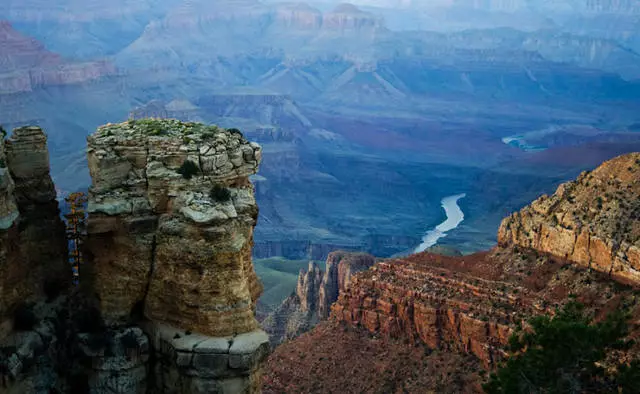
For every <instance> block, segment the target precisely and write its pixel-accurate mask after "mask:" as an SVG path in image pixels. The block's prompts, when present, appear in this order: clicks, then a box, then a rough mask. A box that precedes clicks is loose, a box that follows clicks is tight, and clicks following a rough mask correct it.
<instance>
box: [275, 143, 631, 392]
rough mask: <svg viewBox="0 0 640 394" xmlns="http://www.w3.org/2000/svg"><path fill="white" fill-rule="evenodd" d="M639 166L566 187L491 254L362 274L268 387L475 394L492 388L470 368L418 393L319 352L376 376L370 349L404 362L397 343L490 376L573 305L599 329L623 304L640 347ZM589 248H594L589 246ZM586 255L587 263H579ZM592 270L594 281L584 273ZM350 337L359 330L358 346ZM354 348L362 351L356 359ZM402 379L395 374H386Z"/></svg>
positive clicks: (412, 261)
mask: <svg viewBox="0 0 640 394" xmlns="http://www.w3.org/2000/svg"><path fill="white" fill-rule="evenodd" d="M639 166H640V154H630V155H625V156H622V157H619V158H617V159H614V160H612V161H609V162H606V163H604V164H603V165H602V166H601V167H599V168H597V169H596V170H594V171H593V172H592V173H585V174H582V175H581V176H580V177H579V178H578V179H577V180H576V181H575V182H570V183H568V184H565V185H563V186H561V187H560V188H559V189H558V192H557V193H556V194H555V195H554V196H552V197H542V198H540V199H539V200H538V201H536V202H534V203H533V204H532V205H531V206H530V207H527V208H525V209H523V210H522V211H521V212H519V213H517V214H514V215H512V216H511V217H509V218H507V219H505V221H504V222H503V224H502V227H501V229H500V235H499V238H500V245H499V246H498V247H496V248H495V249H493V250H492V251H490V252H485V253H479V254H475V255H471V256H462V257H446V256H438V255H433V254H429V253H421V254H416V255H412V256H409V257H407V258H403V259H389V260H385V261H383V262H380V263H378V264H376V265H375V266H374V267H373V268H371V269H369V270H366V271H363V272H360V273H357V274H356V275H354V276H352V277H351V284H350V285H349V286H347V287H346V288H345V289H344V290H341V291H340V296H339V297H338V301H337V302H335V303H334V304H333V306H332V307H331V321H332V323H323V324H321V325H320V326H319V327H318V328H317V329H314V330H312V331H311V332H310V333H308V334H305V335H303V336H301V337H300V338H299V339H295V340H293V341H291V342H288V343H286V344H284V345H283V346H281V347H279V348H277V349H276V350H275V352H274V354H273V355H272V356H271V358H270V360H269V361H268V367H267V374H266V377H265V384H266V386H267V387H268V388H269V389H270V390H271V391H270V392H279V391H280V390H285V391H289V392H313V390H310V389H309V388H310V387H311V388H313V387H316V386H317V385H322V384H323V383H322V382H325V381H327V382H330V383H328V384H329V385H331V387H334V386H336V385H339V384H341V383H340V382H343V384H344V385H345V387H346V386H348V387H350V389H349V390H347V391H345V392H361V391H363V390H366V391H367V392H390V391H389V389H388V386H387V385H388V384H391V383H393V384H399V385H400V386H402V387H401V389H398V391H401V392H411V393H421V392H425V390H435V391H437V392H461V391H465V390H467V391H469V392H477V391H478V390H480V386H479V385H478V384H477V382H481V381H482V380H483V379H484V377H483V376H480V375H478V374H477V372H472V371H470V370H469V368H465V367H459V368H457V369H456V370H455V371H453V372H451V371H449V372H448V374H450V375H452V376H455V378H454V380H453V382H451V386H442V385H441V384H440V383H439V382H433V381H432V380H425V379H422V378H420V377H421V376H422V375H423V374H428V373H431V374H433V373H436V374H439V373H443V372H446V371H447V367H446V366H445V365H441V366H440V367H439V368H441V369H440V370H438V371H436V372H433V371H430V370H429V368H428V367H426V366H417V367H416V368H417V369H416V370H414V371H413V372H414V377H415V376H416V375H417V376H418V378H417V379H418V381H420V382H421V384H420V385H418V386H416V385H415V384H414V383H412V382H411V379H409V381H403V382H401V383H398V382H397V380H394V379H392V378H388V379H387V378H386V377H381V376H379V375H378V372H377V371H376V369H375V368H358V367H357V366H358V363H353V364H352V363H350V362H349V361H347V360H345V359H343V360H342V361H340V362H342V363H343V364H340V365H339V368H336V362H337V361H336V357H333V356H330V355H329V356H328V355H327V352H326V351H323V350H322V349H325V348H326V349H331V348H332V346H334V342H336V341H339V342H341V343H344V344H345V345H344V347H342V348H341V349H340V351H341V352H346V353H348V354H359V355H361V356H362V357H365V358H366V357H371V358H369V359H366V360H363V361H362V362H364V364H365V365H373V366H375V365H379V364H377V361H378V359H379V357H381V356H380V354H377V353H376V355H374V354H373V353H372V352H369V351H368V347H369V344H372V343H374V342H376V341H377V342H380V338H383V339H384V341H383V343H382V344H381V345H379V346H382V349H384V352H382V354H385V355H388V356H389V357H395V356H396V354H397V351H398V350H397V349H396V348H395V346H396V345H395V344H396V343H397V341H398V340H400V341H406V342H408V343H412V344H413V345H414V346H418V347H420V346H424V347H425V350H424V351H425V355H424V358H423V359H424V360H427V361H425V362H426V363H428V364H431V365H432V364H433V362H435V361H434V360H433V357H432V356H430V355H429V350H427V349H439V350H442V351H444V352H443V353H442V354H446V355H447V356H446V357H453V358H454V359H455V360H458V361H456V362H461V361H460V358H459V357H462V356H461V355H465V354H466V355H472V356H473V359H474V360H479V361H480V363H481V364H484V368H492V367H494V366H495V365H496V361H498V360H500V359H501V358H502V357H503V355H504V348H505V345H506V344H507V341H508V338H509V336H510V333H511V332H512V331H513V330H514V328H515V327H516V326H517V325H518V324H521V323H525V322H526V321H527V320H528V319H530V318H531V317H532V316H535V315H538V314H542V313H545V314H547V313H554V310H555V308H557V307H560V306H561V305H562V304H564V303H566V302H567V301H568V300H570V299H576V300H577V301H579V302H581V303H583V304H584V305H585V306H586V307H587V308H588V309H589V310H591V311H592V312H593V313H594V314H595V316H596V317H597V318H601V317H603V316H605V314H606V313H607V312H609V311H612V310H616V309H618V308H621V307H622V306H623V305H624V307H626V308H630V310H631V313H632V316H634V318H633V319H632V320H631V337H632V338H638V337H640V324H639V323H638V322H640V320H638V319H639V317H640V299H638V297H637V296H636V295H635V294H636V292H637V287H639V286H640V282H639V281H637V280H636V276H635V270H636V268H635V265H636V264H635V261H636V260H634V257H633V256H635V255H634V253H635V250H636V249H635V248H637V246H638V234H639V233H638V223H640V221H638V220H637V216H636V215H637V212H638V203H639V202H640V188H639V187H638V182H639V180H640V167H639ZM554 217H555V219H553V218H554ZM581 237H582V239H586V240H587V241H584V243H581V241H580V240H581ZM580 245H582V246H580ZM585 245H587V246H585ZM589 245H590V246H589ZM580 250H582V253H583V257H582V258H576V257H572V256H576V252H577V251H580ZM587 257H588V258H587ZM587 262H589V263H587ZM589 266H590V267H592V268H594V270H588V269H586V268H587V267H589ZM612 276H613V278H614V279H616V280H611V277H612ZM617 280H622V281H624V282H626V283H628V284H631V285H632V286H625V285H621V284H620V283H619V282H617ZM634 286H635V288H634ZM349 330H356V331H355V332H356V333H358V334H357V336H358V338H359V339H358V340H357V341H355V340H354V339H353V337H354V335H356V334H349V333H352V331H349ZM363 331H364V333H363ZM310 341H311V342H310ZM356 342H357V343H358V346H359V347H364V349H362V348H352V347H351V346H354V345H353V344H354V343H356ZM302 351H306V352H305V353H304V354H303V353H301V352H302ZM632 351H633V352H637V351H638V348H637V347H636V348H634V349H633V350H632ZM314 352H317V354H316V353H314ZM303 359H304V360H303ZM442 360H443V358H442V357H440V358H439V362H442ZM302 363H305V364H310V365H313V370H314V373H309V374H291V373H288V372H287V369H288V368H291V366H293V365H298V364H302ZM473 363H474V362H473V361H465V362H464V364H465V365H467V366H473V365H474V364H473ZM475 369H476V371H477V369H478V368H477V367H476V368H475ZM400 371H402V367H400V366H398V367H396V368H392V369H391V370H390V371H389V372H390V373H391V374H392V375H393V374H396V373H398V374H400ZM485 376H486V375H485ZM346 379H349V382H353V381H357V382H360V383H359V384H355V385H354V384H351V383H348V382H346ZM467 379H470V381H475V382H476V385H475V386H466V387H464V388H461V387H459V386H456V384H455V382H456V381H457V382H460V381H465V380H467ZM285 382H286V384H285ZM372 382H377V383H376V384H377V385H372V384H373V383H372ZM394 382H395V383H394ZM354 386H355V387H354ZM473 387H475V388H473Z"/></svg>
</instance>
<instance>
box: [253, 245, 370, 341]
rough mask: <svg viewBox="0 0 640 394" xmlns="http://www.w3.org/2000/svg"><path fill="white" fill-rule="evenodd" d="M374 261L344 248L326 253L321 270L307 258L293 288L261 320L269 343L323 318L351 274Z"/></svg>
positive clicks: (307, 327)
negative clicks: (307, 263)
mask: <svg viewBox="0 0 640 394" xmlns="http://www.w3.org/2000/svg"><path fill="white" fill-rule="evenodd" d="M374 263H375V258H374V257H373V256H371V255H368V254H364V253H350V252H344V251H336V252H332V253H330V254H329V257H328V258H327V262H326V271H325V272H324V273H323V272H322V270H321V269H320V268H319V267H318V266H317V265H316V264H315V263H314V262H310V263H309V268H308V269H307V270H301V271H300V274H299V276H298V283H297V285H296V290H295V292H294V293H293V294H292V295H290V296H289V297H287V298H286V299H285V300H284V301H283V303H282V304H281V305H280V306H279V307H278V308H277V309H276V310H275V311H274V312H273V313H271V314H270V315H269V316H267V318H265V319H264V321H263V322H262V327H263V328H264V329H265V331H267V332H268V333H269V338H270V341H271V344H272V346H277V345H278V344H280V343H281V342H283V341H285V340H289V339H292V338H295V337H297V336H298V335H300V334H302V333H304V332H306V331H309V330H310V329H312V328H313V327H314V326H315V325H316V324H318V323H319V322H320V321H321V320H324V319H326V318H327V317H328V316H329V311H330V308H331V304H333V303H334V302H335V301H336V300H337V299H338V293H339V292H340V291H341V290H345V289H346V288H347V287H348V286H349V283H350V282H351V276H352V275H354V274H355V273H356V272H360V271H364V270H366V269H368V268H369V267H371V266H373V265H374Z"/></svg>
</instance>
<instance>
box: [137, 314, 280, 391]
mask: <svg viewBox="0 0 640 394" xmlns="http://www.w3.org/2000/svg"><path fill="white" fill-rule="evenodd" d="M145 330H146V331H147V333H148V335H149V337H150V338H151V340H152V343H153V347H154V348H155V349H156V357H157V360H156V363H155V366H154V376H155V382H154V383H155V387H156V388H157V390H159V391H160V392H162V393H167V394H172V393H176V394H177V393H255V392H260V384H261V376H262V375H261V373H262V370H261V368H262V363H263V361H264V359H265V358H266V356H267V354H268V353H269V338H268V337H267V334H266V333H265V332H264V331H262V330H255V331H250V332H246V333H243V334H238V335H235V336H228V337H208V336H204V335H200V334H196V333H191V332H189V331H186V332H185V331H184V330H179V329H176V328H173V327H171V326H168V325H165V324H161V323H149V324H147V325H146V326H145ZM176 372H177V373H176Z"/></svg>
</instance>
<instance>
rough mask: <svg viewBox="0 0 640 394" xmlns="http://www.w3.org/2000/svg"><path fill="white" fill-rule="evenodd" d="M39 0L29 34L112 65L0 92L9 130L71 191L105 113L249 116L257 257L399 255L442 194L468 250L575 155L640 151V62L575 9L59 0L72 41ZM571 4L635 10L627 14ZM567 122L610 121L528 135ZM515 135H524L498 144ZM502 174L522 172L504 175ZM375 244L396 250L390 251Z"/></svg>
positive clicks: (566, 170) (581, 158)
mask: <svg viewBox="0 0 640 394" xmlns="http://www.w3.org/2000/svg"><path fill="white" fill-rule="evenodd" d="M29 1H30V2H29V3H23V4H21V5H20V6H18V5H15V4H14V5H13V6H12V7H13V8H12V13H11V18H12V20H13V21H14V25H15V26H17V29H18V30H19V31H21V32H22V33H23V34H24V33H25V32H27V33H29V32H33V35H34V36H35V37H38V38H45V41H44V43H45V47H46V48H54V49H55V48H62V49H64V50H63V51H61V53H62V54H63V55H65V54H66V55H68V54H69V53H71V54H75V55H81V56H83V57H88V58H102V57H103V56H104V55H105V54H106V55H113V56H112V57H111V58H110V59H111V60H112V61H113V63H114V64H116V65H117V67H118V69H117V74H116V75H109V76H104V77H102V78H98V79H96V80H92V82H91V84H87V83H80V84H76V85H64V86H59V85H46V86H43V87H42V88H40V89H38V90H37V91H35V92H27V93H25V94H22V95H13V96H11V97H4V98H2V97H0V100H3V101H2V103H3V105H2V107H1V109H0V121H2V122H4V123H9V126H17V125H20V124H25V123H34V122H35V123H38V124H40V125H41V126H43V127H45V128H46V129H47V130H48V131H49V134H50V135H51V137H50V144H51V146H52V148H53V154H52V166H53V176H54V178H56V181H57V184H58V185H60V187H61V188H62V190H75V189H77V188H81V187H84V185H86V182H87V180H88V174H87V173H86V169H85V168H84V164H83V162H84V160H83V159H82V153H81V150H82V149H83V143H82V141H83V140H84V135H85V134H87V133H88V131H89V130H93V129H95V127H97V126H98V125H100V124H103V123H106V122H109V121H120V120H125V119H126V118H127V117H129V115H130V114H131V115H132V116H133V117H141V116H159V117H175V118H179V119H183V120H195V121H200V120H202V121H206V122H215V123H219V124H221V125H222V126H225V127H237V128H239V129H241V130H242V131H243V132H245V133H246V134H247V135H248V136H250V138H252V139H254V140H257V141H259V142H261V143H263V144H264V147H265V149H264V155H265V161H264V164H263V167H262V169H261V172H260V176H261V177H262V178H260V181H259V182H258V190H257V196H258V199H259V203H260V205H261V212H262V215H261V217H260V219H259V220H260V223H259V225H258V227H257V229H256V240H257V241H258V242H264V243H265V245H267V243H268V247H267V246H265V248H264V250H265V251H267V250H269V251H275V250H291V251H295V254H296V256H297V255H298V254H299V253H302V252H300V250H303V249H304V250H306V249H308V245H316V246H317V248H316V250H321V251H322V253H321V254H326V253H327V252H328V251H330V250H331V249H332V248H334V247H339V246H343V247H346V248H349V249H352V248H354V247H355V248H357V247H358V245H359V246H360V247H361V248H363V249H365V250H367V251H369V252H372V253H375V254H383V255H390V254H394V253H397V252H402V251H405V250H406V249H407V242H409V241H408V240H411V239H416V240H419V238H420V237H421V234H423V232H424V231H426V230H427V229H428V228H429V226H430V225H432V224H435V223H438V219H439V215H440V214H441V213H440V211H439V206H438V203H437V202H438V201H439V199H440V198H442V197H444V196H445V195H448V194H455V193H460V192H464V191H469V193H468V196H469V201H471V203H470V204H469V206H468V207H467V208H466V210H467V211H468V212H469V215H468V216H466V217H467V220H466V221H465V223H463V225H462V226H461V227H460V229H458V230H456V232H454V233H452V234H451V236H450V237H449V238H448V239H445V240H444V242H450V241H453V240H456V241H458V242H462V243H465V244H467V241H469V244H468V245H470V250H474V249H477V248H478V245H480V244H481V245H482V246H483V247H484V246H487V245H488V244H490V243H491V242H494V235H493V234H495V229H496V228H497V226H498V222H499V219H500V218H501V217H502V216H503V215H504V214H505V213H506V212H505V211H506V210H508V209H512V208H516V207H520V206H521V204H523V203H524V202H525V201H527V200H528V199H529V198H531V197H532V194H533V193H535V192H538V191H539V190H540V189H543V190H545V191H550V190H551V189H552V187H553V186H555V185H556V184H557V183H558V182H559V181H560V180H563V179H567V178H568V177H571V176H575V175H576V174H577V172H579V170H581V169H583V168H585V167H586V166H588V165H592V164H593V163H592V161H593V160H591V159H590V158H589V157H587V156H585V155H583V154H581V152H585V151H589V152H593V154H594V155H595V157H597V158H598V160H604V159H606V158H609V157H611V156H610V155H612V154H614V153H615V154H617V153H623V152H625V151H628V150H633V149H635V147H638V146H640V134H637V133H633V132H631V128H630V127H629V126H630V125H633V124H636V123H639V122H640V118H638V115H637V107H636V106H637V103H638V101H640V85H639V84H638V83H637V82H636V81H634V80H633V79H634V78H636V77H637V70H638V69H640V67H638V65H639V64H640V63H639V60H638V54H637V53H636V52H634V51H633V50H632V49H631V48H630V47H629V46H626V43H627V42H628V40H627V41H625V40H618V39H617V38H616V37H615V35H612V36H611V37H609V36H606V37H605V36H602V35H601V34H600V33H599V32H598V31H596V32H595V33H594V34H593V35H589V34H582V32H578V33H579V34H570V33H567V31H566V29H564V27H562V26H563V23H565V22H566V21H568V20H569V18H568V17H564V16H562V15H566V13H567V11H566V10H563V9H562V7H559V6H557V5H553V7H551V6H552V5H551V3H549V4H546V5H541V6H540V7H538V8H536V9H532V8H531V7H530V6H531V4H532V3H529V2H490V3H491V4H489V3H486V4H487V7H488V8H487V7H485V8H484V9H482V10H477V9H475V8H473V7H474V4H480V3H476V2H472V3H464V2H456V3H455V7H453V8H451V7H449V8H447V7H445V8H444V9H445V10H446V12H444V11H443V12H444V13H443V14H438V13H434V14H433V15H439V16H442V15H444V17H443V19H442V20H443V21H445V22H447V21H450V22H452V23H463V24H464V23H466V25H465V26H466V28H467V29H469V28H473V27H476V28H475V29H474V30H466V31H453V32H451V31H447V30H446V29H440V28H441V27H442V26H439V25H437V24H418V27H419V29H417V30H415V29H414V30H413V31H406V30H407V29H406V28H405V29H403V31H398V29H396V28H395V27H396V25H395V24H394V23H389V22H388V21H386V20H385V19H389V20H392V19H393V18H395V17H396V16H398V15H399V16H398V17H402V18H404V16H403V15H407V14H415V15H416V18H418V17H421V15H422V11H421V10H424V9H425V8H424V7H423V5H424V4H420V3H415V2H402V4H401V5H402V7H398V8H397V9H396V10H395V11H394V12H390V11H389V9H388V8H384V7H389V4H391V5H393V4H396V5H398V4H399V3H396V2H393V4H392V3H386V4H383V3H381V2H378V3H377V4H374V6H367V7H360V6H353V5H338V4H329V5H327V4H322V3H320V2H317V3H316V2H311V3H278V2H259V1H255V0H242V1H223V2H205V1H203V0H192V1H161V2H159V3H157V4H156V5H155V6H154V7H153V9H149V8H147V9H145V8H144V7H145V4H147V3H140V4H138V5H136V6H131V3H130V2H128V1H126V0H118V1H116V2H115V3H112V4H111V5H112V7H113V9H112V10H108V12H106V11H105V12H100V9H101V8H100V7H101V6H103V5H101V3H100V2H89V3H87V4H83V5H82V6H80V5H74V4H73V3H72V2H70V0H66V1H67V2H66V3H63V4H61V5H60V7H62V6H68V7H69V9H72V10H74V11H75V12H71V13H70V16H69V18H71V19H73V18H74V15H75V14H77V20H76V21H75V22H69V23H70V25H69V26H72V28H73V29H75V30H76V32H75V33H73V34H71V33H70V32H69V31H68V30H65V29H63V28H57V27H56V26H58V27H59V26H61V24H64V23H67V22H62V21H61V19H60V18H61V17H60V16H56V15H57V14H56V12H55V10H57V8H55V7H54V6H52V5H47V6H46V7H45V6H43V7H41V8H42V10H48V9H52V10H53V11H52V12H51V13H50V14H47V15H44V14H43V15H42V21H41V22H37V23H36V22H34V18H33V17H32V16H29V15H27V16H25V18H23V19H22V20H19V19H20V12H22V11H20V10H26V9H28V7H31V8H32V9H35V8H36V7H37V1H36V0H29ZM442 4H444V3H442V2H441V5H442ZM523 4H524V5H523ZM47 7H48V8H47ZM403 7H404V8H403ZM545 7H546V8H545ZM549 7H551V8H549ZM494 8H495V9H494ZM2 10H6V8H4V9H2ZM16 10H18V11H16ZM459 10H467V11H464V12H468V11H469V10H472V11H473V12H471V11H469V12H471V14H473V15H475V16H474V17H477V18H480V19H482V18H484V17H485V15H491V18H486V19H485V21H484V22H483V24H474V23H475V22H473V21H471V20H467V22H468V23H467V22H464V21H463V22H460V21H461V20H464V18H466V16H464V15H467V14H464V13H463V14H464V15H463V14H459V13H458V11H459ZM543 10H546V11H544V12H543ZM3 12H4V11H3ZM34 12H35V11H34ZM403 12H404V14H402V13H403ZM545 12H546V13H547V15H545V16H544V18H541V19H540V18H539V19H536V20H535V21H534V22H532V23H534V24H537V25H536V28H529V27H531V26H529V25H527V27H522V28H520V26H518V23H519V22H518V21H520V20H521V18H520V16H523V15H527V17H528V16H530V15H534V14H535V15H539V14H541V13H542V14H544V13H545ZM385 13H386V14H385ZM474 13H475V14H474ZM536 13H537V14H536ZM587 14H588V15H587ZM0 15H5V14H4V13H0ZM383 15H384V16H387V17H385V18H383V17H382V16H383ZM394 15H396V16H394ZM461 15H462V16H463V18H462V19H460V18H459V17H461ZM577 15H579V16H580V17H582V16H583V15H587V16H584V17H585V18H586V17H588V18H596V17H597V18H602V19H604V20H607V21H609V23H615V22H611V21H613V20H618V19H619V18H622V17H625V16H624V15H623V11H621V10H618V11H616V10H614V11H606V12H605V11H602V12H600V11H598V12H596V11H593V12H592V11H589V13H587V12H586V11H585V12H582V11H581V12H580V13H578V14H577ZM494 16H495V17H496V18H498V19H499V20H498V19H495V20H494V19H492V18H493V17H494ZM11 18H10V19H11ZM56 18H57V19H56ZM110 18H111V19H110ZM563 18H564V19H563ZM625 18H626V17H625ZM503 19H510V20H511V22H510V23H509V24H506V26H510V27H511V28H504V26H505V25H504V24H502V22H500V20H503ZM552 19H553V21H552ZM536 21H539V22H540V23H538V22H536ZM392 22H393V21H392ZM472 22H473V23H472ZM567 23H568V22H567ZM594 23H595V22H594ZM112 24H116V25H117V26H115V27H114V28H110V25H112ZM514 25H515V26H514ZM478 26H480V27H482V28H478ZM522 26H524V25H522ZM514 27H516V28H517V29H514ZM582 27H583V29H584V30H585V31H586V32H587V33H588V32H590V30H589V29H590V25H589V24H586V25H584V26H582ZM407 28H408V27H407ZM537 28H544V30H537ZM70 29H71V27H70ZM426 30H434V31H426ZM595 30H597V29H595ZM52 31H56V33H55V34H49V33H50V32H52ZM438 31H441V32H438ZM442 31H444V32H442ZM596 33H597V34H596ZM89 36H90V38H87V37H89ZM627 38H628V39H631V40H632V39H633V38H632V36H628V37H627ZM556 125H559V126H563V125H571V127H573V128H574V129H575V130H587V129H589V128H594V129H597V130H599V131H598V133H596V135H591V134H588V133H587V134H588V135H587V134H584V133H582V132H571V131H568V132H557V133H553V134H549V135H545V136H541V137H540V136H536V135H535V134H531V133H532V132H535V131H536V130H542V129H545V128H547V127H550V126H556ZM612 131H615V133H612ZM79 136H80V138H78V137H79ZM520 136H524V137H521V138H516V137H520ZM511 137H514V138H516V139H517V140H518V141H521V144H523V145H518V144H516V143H507V142H504V141H503V139H505V138H511ZM527 144H530V145H535V146H542V147H544V149H546V150H544V151H542V150H538V151H532V150H530V149H527ZM505 171H512V172H513V173H514V174H517V175H514V176H513V177H512V178H509V179H508V180H507V179H505V177H507V175H506V172H505ZM417 178H419V179H420V182H415V179H417ZM483 182H484V184H488V185H490V186H489V187H488V189H489V190H490V191H491V193H495V194H494V196H495V195H499V196H500V197H499V198H500V199H501V200H500V201H499V203H497V202H495V201H493V198H492V197H491V196H489V195H487V193H486V190H485V189H486V188H483ZM371 184H372V185H373V186H367V185H371ZM505 185H508V186H505ZM398 190H402V191H403V193H398ZM327 207H328V208H327ZM381 211H384V212H388V216H389V217H380V215H379V212H381ZM389 218H395V219H389ZM483 218H490V219H487V220H483ZM371 239H387V240H393V241H389V243H388V244H385V246H384V247H382V248H381V249H380V248H377V247H376V246H375V245H373V244H374V243H375V242H369V240H371ZM283 240H288V241H290V242H292V243H295V245H294V246H290V245H289V246H286V245H284V244H282V245H280V244H279V242H283ZM470 240H473V241H470ZM474 244H475V246H471V245H474ZM287 245H288V244H287ZM305 248H306V249H305ZM463 249H464V248H463ZM466 250H469V249H466ZM314 253H315V252H314Z"/></svg>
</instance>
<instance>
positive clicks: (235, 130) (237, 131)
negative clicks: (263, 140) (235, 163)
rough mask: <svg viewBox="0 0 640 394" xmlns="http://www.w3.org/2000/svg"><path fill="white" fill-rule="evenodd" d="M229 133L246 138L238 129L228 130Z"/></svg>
mask: <svg viewBox="0 0 640 394" xmlns="http://www.w3.org/2000/svg"><path fill="white" fill-rule="evenodd" d="M227 131H228V132H230V133H231V134H237V135H239V136H240V137H241V138H244V135H242V132H241V131H240V130H238V129H236V128H232V129H227Z"/></svg>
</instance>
